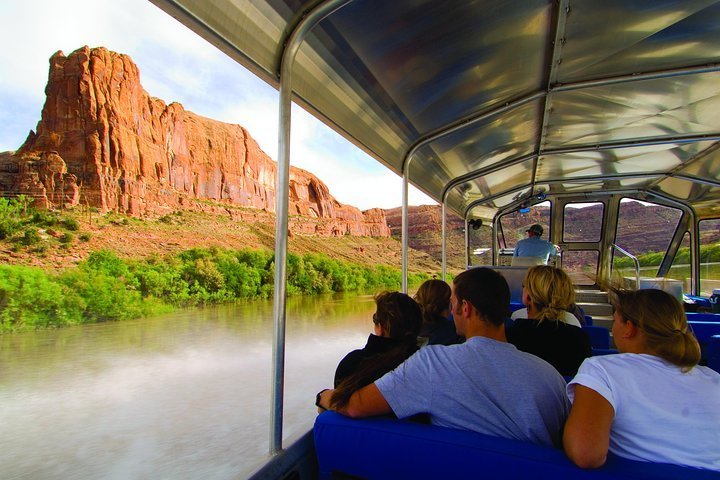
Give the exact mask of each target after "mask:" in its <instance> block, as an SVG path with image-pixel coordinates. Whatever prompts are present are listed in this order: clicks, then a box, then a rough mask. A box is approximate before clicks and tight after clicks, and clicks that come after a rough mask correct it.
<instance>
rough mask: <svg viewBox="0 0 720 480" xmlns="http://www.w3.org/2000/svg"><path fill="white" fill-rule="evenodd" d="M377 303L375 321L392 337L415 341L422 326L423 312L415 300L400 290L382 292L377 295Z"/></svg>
mask: <svg viewBox="0 0 720 480" xmlns="http://www.w3.org/2000/svg"><path fill="white" fill-rule="evenodd" d="M375 304H376V305H377V315H376V317H375V323H377V324H379V325H381V326H382V327H383V328H384V329H385V331H386V332H388V336H389V337H390V338H399V339H402V338H405V339H408V340H410V339H412V341H413V342H414V341H415V338H416V337H417V335H418V333H420V327H422V312H421V310H420V306H419V305H418V304H417V302H415V300H413V299H412V298H410V297H409V296H407V295H405V294H404V293H400V292H381V293H379V294H377V295H375Z"/></svg>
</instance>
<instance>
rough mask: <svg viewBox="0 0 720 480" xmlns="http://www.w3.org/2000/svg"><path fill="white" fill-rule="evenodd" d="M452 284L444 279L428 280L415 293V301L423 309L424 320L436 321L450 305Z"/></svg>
mask: <svg viewBox="0 0 720 480" xmlns="http://www.w3.org/2000/svg"><path fill="white" fill-rule="evenodd" d="M450 293H451V290H450V285H448V284H447V283H445V282H443V281H442V280H435V279H432V280H426V281H425V282H423V284H422V285H420V288H418V291H417V293H415V297H413V298H414V299H415V301H416V302H417V303H418V304H419V305H420V308H421V309H422V316H423V322H425V323H434V322H436V321H438V320H439V319H441V318H442V314H443V312H444V311H445V310H447V309H448V308H449V306H450Z"/></svg>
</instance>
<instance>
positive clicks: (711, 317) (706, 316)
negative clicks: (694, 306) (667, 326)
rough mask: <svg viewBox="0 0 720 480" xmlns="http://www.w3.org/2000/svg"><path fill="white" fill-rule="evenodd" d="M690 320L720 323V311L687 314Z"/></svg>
mask: <svg viewBox="0 0 720 480" xmlns="http://www.w3.org/2000/svg"><path fill="white" fill-rule="evenodd" d="M685 316H686V317H687V319H688V321H693V322H716V323H720V313H692V312H688V313H686V314H685Z"/></svg>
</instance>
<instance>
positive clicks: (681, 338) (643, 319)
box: [612, 289, 700, 369]
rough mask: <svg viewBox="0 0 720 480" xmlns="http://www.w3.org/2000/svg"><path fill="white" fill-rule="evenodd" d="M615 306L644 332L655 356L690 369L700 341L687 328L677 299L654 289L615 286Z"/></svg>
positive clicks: (685, 319) (696, 357)
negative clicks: (625, 288) (620, 288)
mask: <svg viewBox="0 0 720 480" xmlns="http://www.w3.org/2000/svg"><path fill="white" fill-rule="evenodd" d="M613 296H614V299H613V301H612V303H613V306H614V307H615V310H616V311H617V312H618V313H619V314H620V316H621V317H622V319H623V320H624V321H626V322H628V321H629V322H632V323H633V324H634V325H635V326H636V327H637V328H638V329H640V330H641V331H642V332H643V333H644V334H645V343H646V347H647V348H648V349H649V350H650V351H651V352H653V353H654V354H655V355H657V356H658V357H660V358H662V359H664V360H667V361H668V362H671V363H673V364H675V365H677V366H679V367H684V368H686V369H690V368H692V367H694V366H695V365H697V363H698V362H699V361H700V345H699V344H698V342H697V340H696V339H695V335H693V334H692V332H690V331H688V323H687V318H686V317H685V311H684V310H683V307H682V305H681V304H680V302H679V301H678V300H677V299H676V298H675V297H673V296H672V295H670V294H669V293H667V292H664V291H662V290H656V289H643V290H636V291H630V290H614V291H613Z"/></svg>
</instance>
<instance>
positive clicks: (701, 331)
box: [688, 320, 720, 371]
mask: <svg viewBox="0 0 720 480" xmlns="http://www.w3.org/2000/svg"><path fill="white" fill-rule="evenodd" d="M688 325H690V328H691V329H692V331H693V333H694V334H695V338H697V341H698V343H699V344H700V357H701V359H702V360H701V363H704V364H708V366H709V360H710V357H711V356H713V358H715V356H716V355H717V354H716V353H715V352H716V350H715V349H716V348H718V347H716V343H715V342H716V340H714V339H713V337H715V336H720V322H700V321H694V320H689V321H688ZM714 365H715V367H710V368H713V370H716V371H718V368H719V367H718V366H717V363H714Z"/></svg>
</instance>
